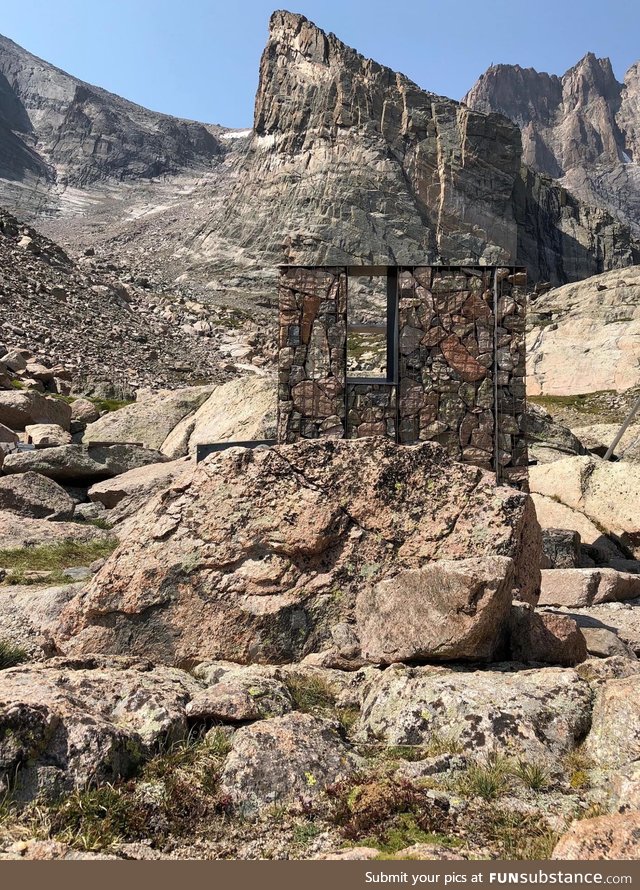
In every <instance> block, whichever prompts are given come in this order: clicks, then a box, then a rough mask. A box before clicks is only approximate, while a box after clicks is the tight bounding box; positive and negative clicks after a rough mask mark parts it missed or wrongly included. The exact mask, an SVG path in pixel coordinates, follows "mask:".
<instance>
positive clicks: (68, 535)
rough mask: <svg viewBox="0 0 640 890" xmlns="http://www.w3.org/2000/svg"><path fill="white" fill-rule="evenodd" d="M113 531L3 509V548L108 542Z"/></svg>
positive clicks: (0, 523) (0, 546) (0, 545)
mask: <svg viewBox="0 0 640 890" xmlns="http://www.w3.org/2000/svg"><path fill="white" fill-rule="evenodd" d="M111 537H112V532H109V531H106V530H105V529H102V528H96V526H95V525H91V524H89V523H80V522H66V521H62V520H57V521H56V522H52V521H51V519H32V518H31V517H29V516H21V517H20V518H19V519H18V517H17V516H16V514H15V513H13V512H10V511H8V510H0V550H19V549H22V548H23V547H42V546H46V545H49V544H62V543H64V542H66V541H76V542H79V543H84V544H87V543H90V542H92V541H106V540H107V539H109V538H111Z"/></svg>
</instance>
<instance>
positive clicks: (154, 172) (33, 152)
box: [0, 37, 224, 204]
mask: <svg viewBox="0 0 640 890" xmlns="http://www.w3.org/2000/svg"><path fill="white" fill-rule="evenodd" d="M0 77H1V78H2V87H3V88H2V90H1V91H0V119H1V120H2V130H1V131H0V136H1V138H2V140H3V143H4V146H3V147H5V151H3V153H2V159H3V162H2V165H1V166H0V176H2V178H3V179H5V180H9V181H14V182H15V181H17V182H22V183H23V185H27V184H30V185H31V186H32V188H33V187H38V186H39V188H38V189H37V191H38V195H39V201H40V203H42V201H43V197H45V195H46V191H47V185H49V187H51V186H53V185H54V183H56V182H57V183H59V184H61V185H66V186H76V187H82V186H87V185H89V184H91V183H95V182H96V181H99V180H105V179H111V180H114V181H115V182H121V181H123V180H131V179H133V180H135V179H139V178H148V179H150V178H153V177H156V176H161V175H162V174H166V173H172V172H176V171H177V170H180V169H183V168H185V167H189V168H191V169H193V168H200V169H203V168H208V167H211V166H212V165H214V164H215V163H216V162H217V161H218V159H219V158H220V155H221V154H223V153H224V147H223V145H224V144H223V143H221V142H220V141H219V139H218V138H217V137H216V135H215V134H214V133H213V132H212V131H211V129H209V128H207V127H206V126H205V125H204V124H199V123H195V122H193V121H186V120H180V119H178V118H173V117H170V116H168V115H163V114H158V113H156V112H153V111H149V110H147V109H146V108H142V107H141V106H139V105H135V104H134V103H133V102H128V101H126V100H125V99H121V98H120V97H119V96H115V95H113V93H108V92H107V91H106V90H102V89H100V88H99V87H94V86H91V85H90V84H87V83H84V82H83V81H81V80H78V79H77V78H75V77H72V76H71V75H69V74H66V73H65V72H64V71H61V70H60V69H59V68H55V67H54V66H53V65H50V64H48V63H47V62H44V61H43V60H42V59H38V58H37V57H36V56H33V55H31V53H29V52H27V51H26V50H24V49H23V48H22V47H20V46H18V45H17V44H15V43H14V42H13V41H12V40H8V39H7V38H6V37H0ZM6 147H8V148H9V150H8V151H7V150H6ZM52 191H53V189H52ZM43 193H44V194H43ZM11 195H12V191H11V189H7V190H6V195H5V199H6V198H10V197H11ZM24 197H26V196H23V199H24ZM50 200H52V202H53V195H52V196H51V199H50ZM3 203H5V204H6V200H5V201H3Z"/></svg>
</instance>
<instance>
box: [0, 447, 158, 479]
mask: <svg viewBox="0 0 640 890" xmlns="http://www.w3.org/2000/svg"><path fill="white" fill-rule="evenodd" d="M166 460H167V458H166V457H165V456H164V454H160V452H159V451H154V450H153V449H152V448H141V447H140V446H138V445H93V446H90V445H59V446H58V447H56V448H45V449H42V450H41V451H23V452H18V453H17V454H10V455H8V456H7V457H6V458H5V460H4V463H3V465H2V471H3V472H4V473H7V474H8V473H26V472H29V471H31V472H34V473H40V474H41V475H42V476H48V477H49V478H50V479H55V480H56V481H61V480H64V481H67V482H69V483H72V482H74V481H75V482H76V483H78V482H82V481H85V482H86V481H91V480H96V481H97V480H98V479H106V478H108V477H110V476H118V475H119V474H120V473H126V472H127V471H128V470H133V469H137V468H139V467H146V466H148V465H149V464H157V463H163V462H164V461H166Z"/></svg>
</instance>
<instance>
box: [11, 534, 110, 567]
mask: <svg viewBox="0 0 640 890" xmlns="http://www.w3.org/2000/svg"><path fill="white" fill-rule="evenodd" d="M117 546H118V540H117V539H116V538H106V539H104V540H100V541H86V542H81V541H74V540H73V539H71V538H69V539H67V540H66V541H58V542H56V543H55V544H43V545H41V546H39V547H20V548H15V549H11V550H0V566H2V568H4V569H10V570H11V569H13V570H15V571H16V572H20V571H23V572H24V571H51V572H54V571H56V570H60V569H68V568H72V567H73V566H83V565H88V564H89V563H90V562H93V560H94V559H101V558H102V557H104V556H109V555H110V554H111V553H113V551H114V550H115V548H116V547H117Z"/></svg>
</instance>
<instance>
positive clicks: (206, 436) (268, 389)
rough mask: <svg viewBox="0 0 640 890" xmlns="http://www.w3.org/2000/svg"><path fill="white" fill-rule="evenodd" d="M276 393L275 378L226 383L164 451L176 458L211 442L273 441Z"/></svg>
mask: <svg viewBox="0 0 640 890" xmlns="http://www.w3.org/2000/svg"><path fill="white" fill-rule="evenodd" d="M276 392H277V383H276V381H275V380H274V379H273V378H272V377H271V376H265V377H256V376H251V377H242V378H240V379H239V380H230V381H229V382H228V383H224V384H222V386H219V387H217V389H215V390H214V392H212V393H211V395H210V396H209V398H208V399H207V400H206V402H204V403H203V404H202V405H201V406H200V407H199V408H198V410H197V411H195V413H192V414H190V415H188V416H187V417H184V418H183V419H182V420H181V421H180V423H178V424H177V425H176V426H175V428H174V429H173V430H172V431H171V432H170V433H169V435H168V436H167V438H166V439H165V441H164V442H163V443H162V448H161V451H162V452H163V453H164V454H166V455H168V456H169V457H173V458H175V457H182V456H183V455H186V454H191V453H193V452H195V450H196V448H197V447H198V445H202V444H204V445H206V444H209V443H211V442H247V441H250V440H251V439H273V438H274V437H275V436H274V434H275V413H276V398H275V397H276Z"/></svg>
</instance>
